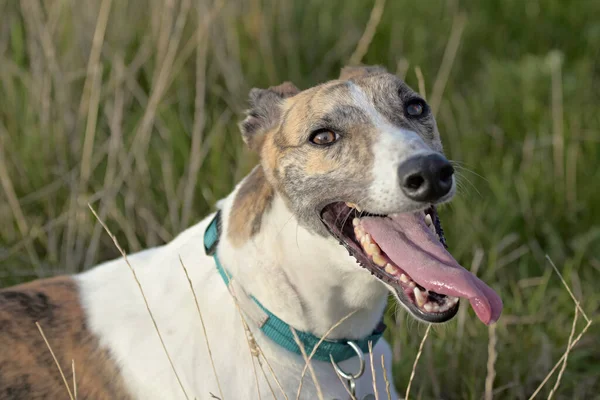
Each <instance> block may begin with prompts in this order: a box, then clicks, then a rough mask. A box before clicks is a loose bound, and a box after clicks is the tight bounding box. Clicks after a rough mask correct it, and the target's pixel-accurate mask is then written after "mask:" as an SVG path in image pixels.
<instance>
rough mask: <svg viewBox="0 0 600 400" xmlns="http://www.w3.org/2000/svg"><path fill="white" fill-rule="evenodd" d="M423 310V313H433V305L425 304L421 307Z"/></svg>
mask: <svg viewBox="0 0 600 400" xmlns="http://www.w3.org/2000/svg"><path fill="white" fill-rule="evenodd" d="M423 308H424V309H425V311H427V312H432V311H433V304H432V303H431V302H428V303H425V304H424V305H423Z"/></svg>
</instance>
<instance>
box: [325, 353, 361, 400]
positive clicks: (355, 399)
mask: <svg viewBox="0 0 600 400" xmlns="http://www.w3.org/2000/svg"><path fill="white" fill-rule="evenodd" d="M331 366H332V367H333V366H334V365H333V361H332V362H331ZM335 375H336V376H337V377H338V379H339V380H340V383H341V384H342V386H343V387H344V390H346V393H348V396H350V399H351V400H357V398H356V396H354V395H353V394H352V393H351V392H350V389H348V385H347V384H346V383H345V382H344V380H343V379H342V377H341V376H340V375H339V374H338V373H336V374H335Z"/></svg>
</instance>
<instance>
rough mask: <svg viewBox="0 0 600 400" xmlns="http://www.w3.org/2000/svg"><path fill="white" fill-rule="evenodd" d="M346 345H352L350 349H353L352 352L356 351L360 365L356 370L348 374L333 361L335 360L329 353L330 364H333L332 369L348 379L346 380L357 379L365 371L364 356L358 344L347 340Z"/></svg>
mask: <svg viewBox="0 0 600 400" xmlns="http://www.w3.org/2000/svg"><path fill="white" fill-rule="evenodd" d="M348 345H349V346H350V347H352V350H354V352H355V353H356V355H357V356H358V361H359V363H360V366H359V368H358V372H357V373H356V374H354V375H350V374H348V373H346V372H345V371H344V370H343V369H341V368H340V367H339V365H337V363H336V362H335V360H334V359H333V356H332V355H331V354H330V355H329V358H330V359H331V364H333V369H335V372H336V373H337V374H338V375H339V376H341V377H342V378H344V379H346V380H348V381H353V380H355V379H358V378H360V377H361V376H362V374H363V373H364V372H365V356H364V354H363V352H362V350H361V349H360V347H358V345H357V344H356V343H355V342H353V341H351V340H350V341H348Z"/></svg>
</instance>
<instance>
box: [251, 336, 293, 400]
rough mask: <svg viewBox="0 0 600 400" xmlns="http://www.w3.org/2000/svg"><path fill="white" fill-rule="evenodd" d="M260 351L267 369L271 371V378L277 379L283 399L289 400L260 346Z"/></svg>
mask: <svg viewBox="0 0 600 400" xmlns="http://www.w3.org/2000/svg"><path fill="white" fill-rule="evenodd" d="M258 351H259V352H260V355H261V356H262V358H263V360H265V362H266V363H267V367H268V368H269V371H270V372H271V376H272V377H273V379H275V383H276V384H277V386H278V387H279V390H281V394H283V397H284V398H285V400H288V397H287V395H286V394H285V391H284V390H283V387H282V386H281V382H279V379H277V375H275V371H274V370H273V367H272V366H271V363H270V362H269V360H268V359H267V357H265V353H263V351H262V348H261V347H260V346H258ZM267 382H268V381H267Z"/></svg>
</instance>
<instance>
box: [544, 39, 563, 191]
mask: <svg viewBox="0 0 600 400" xmlns="http://www.w3.org/2000/svg"><path fill="white" fill-rule="evenodd" d="M548 61H549V64H550V72H551V75H552V149H553V152H554V175H555V177H556V180H555V182H556V186H555V187H556V190H557V191H558V192H559V193H560V192H564V176H565V167H564V159H565V137H564V111H563V89H562V57H561V55H560V53H558V52H556V51H553V52H551V53H550V54H548Z"/></svg>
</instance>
